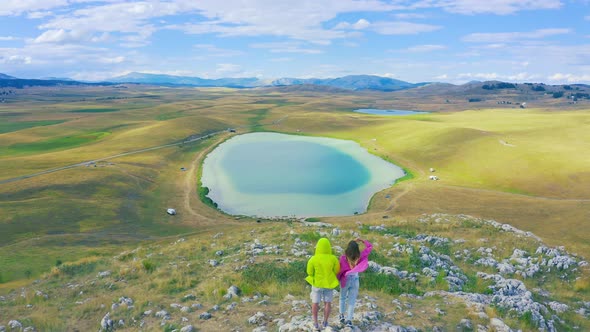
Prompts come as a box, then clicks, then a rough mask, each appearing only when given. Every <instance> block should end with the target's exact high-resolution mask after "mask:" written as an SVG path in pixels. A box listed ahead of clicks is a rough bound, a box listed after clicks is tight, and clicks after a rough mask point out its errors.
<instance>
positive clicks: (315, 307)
mask: <svg viewBox="0 0 590 332" xmlns="http://www.w3.org/2000/svg"><path fill="white" fill-rule="evenodd" d="M319 309H320V304H319V303H312V304H311V317H312V318H313V323H314V324H316V325H317V324H318V311H319Z"/></svg>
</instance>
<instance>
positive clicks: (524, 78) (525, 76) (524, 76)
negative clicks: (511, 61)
mask: <svg viewBox="0 0 590 332" xmlns="http://www.w3.org/2000/svg"><path fill="white" fill-rule="evenodd" d="M447 78H448V77H447ZM540 78H541V76H540V75H537V74H530V73H527V72H522V73H516V74H498V73H461V74H458V75H457V79H459V80H465V79H468V80H485V81H496V80H498V81H508V82H531V81H535V80H538V79H540Z"/></svg>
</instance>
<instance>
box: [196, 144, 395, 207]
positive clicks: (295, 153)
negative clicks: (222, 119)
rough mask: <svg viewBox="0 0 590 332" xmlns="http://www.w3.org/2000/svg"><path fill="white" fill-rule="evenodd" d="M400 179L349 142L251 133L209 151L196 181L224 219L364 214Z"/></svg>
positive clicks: (391, 168)
mask: <svg viewBox="0 0 590 332" xmlns="http://www.w3.org/2000/svg"><path fill="white" fill-rule="evenodd" d="M404 175H405V173H404V171H403V170H402V169H401V168H400V167H398V166H396V165H394V164H391V163H389V162H387V161H385V160H383V159H381V158H379V157H377V156H375V155H372V154H370V153H369V152H368V151H367V150H365V149H363V148H362V147H361V146H360V145H359V144H358V143H355V142H352V141H345V140H338V139H332V138H322V137H306V136H296V135H286V134H277V133H251V134H244V135H238V136H235V137H233V138H231V139H229V140H227V141H226V142H224V143H222V144H220V145H219V146H218V147H217V148H216V149H215V150H213V151H212V152H211V153H210V154H209V155H208V156H207V158H205V161H204V163H203V174H202V177H201V182H202V184H203V186H205V187H208V188H209V195H208V197H209V198H211V199H212V200H213V201H214V202H215V203H217V205H218V207H219V208H220V209H221V210H222V211H224V212H226V213H228V214H232V215H247V216H258V217H312V216H315V217H320V216H343V215H353V214H354V213H355V212H356V213H363V212H365V211H366V209H367V206H368V204H369V200H370V199H371V197H372V196H373V195H374V194H375V193H376V192H378V191H381V190H383V189H385V188H388V187H390V186H391V185H393V184H394V183H395V181H396V180H397V179H399V178H401V177H403V176H404Z"/></svg>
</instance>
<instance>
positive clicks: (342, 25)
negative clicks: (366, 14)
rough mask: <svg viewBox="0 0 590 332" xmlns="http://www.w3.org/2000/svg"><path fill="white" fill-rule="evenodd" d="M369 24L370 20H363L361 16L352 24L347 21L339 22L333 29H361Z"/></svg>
mask: <svg viewBox="0 0 590 332" xmlns="http://www.w3.org/2000/svg"><path fill="white" fill-rule="evenodd" d="M370 25H371V22H369V21H367V20H365V19H364V18H361V19H359V20H358V21H356V22H355V23H353V24H350V23H348V22H340V23H338V24H337V25H336V26H335V27H334V29H335V30H348V29H352V30H362V29H366V28H368V27H369V26H370Z"/></svg>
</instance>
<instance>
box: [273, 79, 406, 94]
mask: <svg viewBox="0 0 590 332" xmlns="http://www.w3.org/2000/svg"><path fill="white" fill-rule="evenodd" d="M272 84H273V85H302V84H313V85H327V86H331V87H335V88H341V89H347V90H379V91H396V90H404V89H410V88H414V87H416V86H418V85H417V84H412V83H408V82H405V81H400V80H396V79H393V78H388V77H380V76H373V75H349V76H344V77H338V78H326V79H320V78H310V79H299V78H280V79H277V80H274V81H273V82H272Z"/></svg>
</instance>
